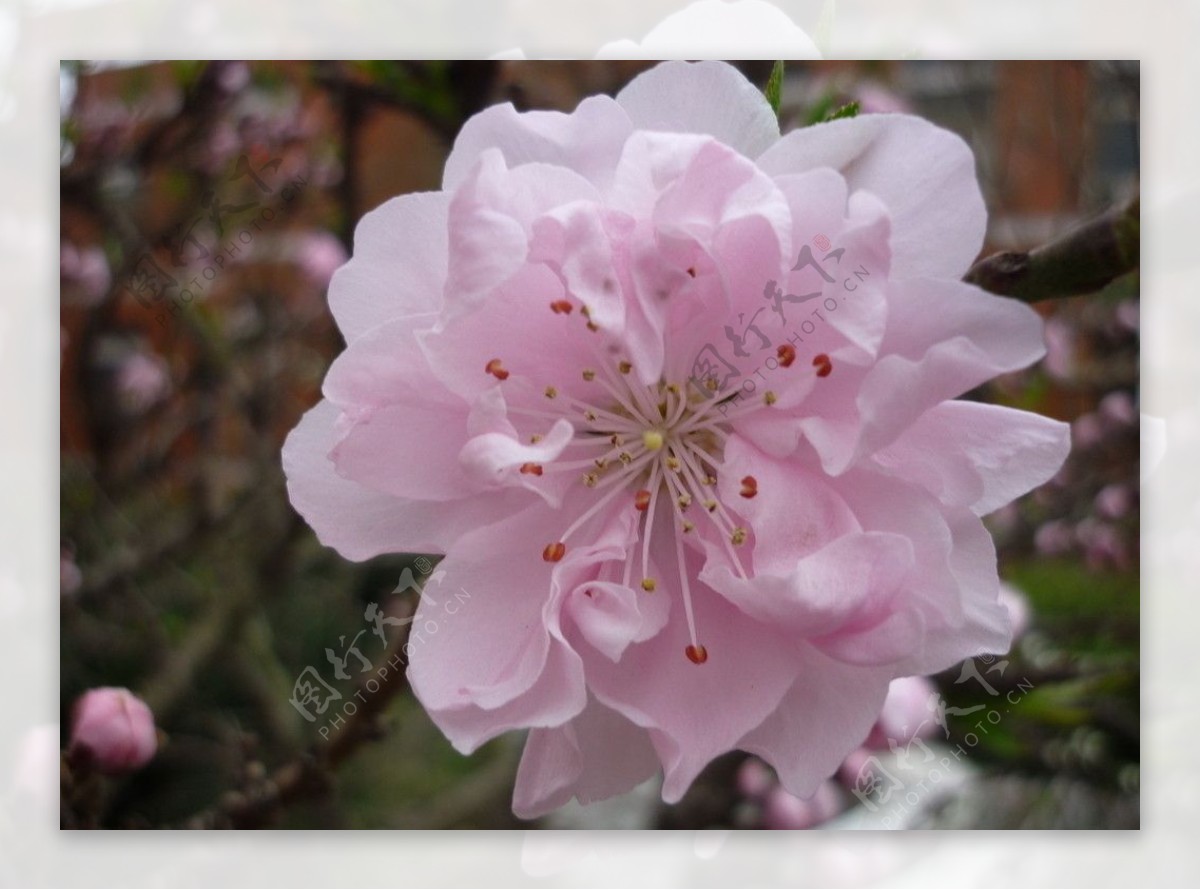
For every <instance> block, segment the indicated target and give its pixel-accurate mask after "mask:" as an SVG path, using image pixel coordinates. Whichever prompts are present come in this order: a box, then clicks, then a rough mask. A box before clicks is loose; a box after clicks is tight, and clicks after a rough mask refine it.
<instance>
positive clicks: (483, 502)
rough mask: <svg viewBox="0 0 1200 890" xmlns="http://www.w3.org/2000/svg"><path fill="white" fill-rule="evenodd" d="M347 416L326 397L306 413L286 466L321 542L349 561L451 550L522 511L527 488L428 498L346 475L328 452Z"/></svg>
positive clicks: (292, 492)
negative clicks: (468, 535)
mask: <svg viewBox="0 0 1200 890" xmlns="http://www.w3.org/2000/svg"><path fill="white" fill-rule="evenodd" d="M340 414H341V412H340V411H339V410H338V408H337V407H336V406H335V405H332V404H331V403H329V402H327V401H322V402H319V403H318V404H317V405H316V407H314V408H313V409H311V410H310V411H309V412H308V413H307V414H305V415H304V417H302V418H301V419H300V423H299V424H298V425H297V426H296V428H295V429H293V430H292V431H291V433H289V434H288V437H287V441H286V442H285V443H284V446H283V471H284V474H285V475H286V476H287V487H288V497H289V499H290V500H291V502H292V505H293V506H294V507H295V508H296V510H298V511H299V512H300V514H301V515H302V516H303V517H304V519H305V520H306V521H307V522H308V524H309V525H310V526H312V528H313V530H314V531H316V533H317V537H318V538H320V540H321V543H323V544H325V545H326V546H328V547H333V548H334V549H335V550H337V551H338V552H339V553H341V554H342V556H344V557H346V558H347V559H353V560H362V559H370V558H371V557H373V556H378V555H379V554H381V553H402V552H425V553H444V552H446V549H447V548H448V547H449V546H450V544H451V543H452V542H454V541H457V540H458V539H459V538H460V537H461V536H462V535H463V534H464V533H465V532H467V531H468V530H470V529H472V528H474V527H476V526H477V525H479V524H487V523H489V522H494V521H496V520H498V519H500V518H501V517H503V516H505V515H508V514H511V513H512V512H513V511H514V510H516V509H517V507H518V504H519V500H518V495H519V494H523V493H517V492H510V493H505V494H504V495H503V496H499V495H497V496H488V497H486V498H475V499H473V500H470V501H447V502H442V503H429V502H421V501H411V500H404V499H401V498H396V497H393V496H392V495H388V494H384V493H382V492H380V491H375V490H372V489H370V488H366V487H364V486H362V485H360V484H358V483H356V482H352V481H351V480H349V479H346V478H344V477H342V476H339V475H338V474H337V472H336V471H335V470H334V465H333V461H331V460H330V459H329V452H330V450H331V449H332V447H333V445H334V444H335V443H336V441H337V433H336V431H335V425H336V423H337V420H338V417H339V416H340Z"/></svg>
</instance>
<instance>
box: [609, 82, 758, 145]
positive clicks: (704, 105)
mask: <svg viewBox="0 0 1200 890" xmlns="http://www.w3.org/2000/svg"><path fill="white" fill-rule="evenodd" d="M701 97H702V98H701ZM617 102H618V103H619V104H620V105H621V107H622V108H624V109H625V111H626V112H627V113H628V114H629V118H630V120H631V121H633V125H634V127H635V128H637V129H642V130H657V131H661V132H667V133H701V134H704V135H707V136H713V137H715V138H717V139H719V140H720V141H721V142H724V143H725V144H726V145H728V146H729V147H730V148H735V149H737V150H738V151H740V152H741V153H742V154H744V155H746V157H749V158H755V157H758V156H759V155H760V154H761V153H762V152H763V151H764V150H766V149H767V148H768V147H769V146H771V145H772V144H774V143H775V142H776V140H778V139H779V122H778V121H777V120H776V118H775V112H774V111H772V110H771V106H770V105H768V104H767V100H766V99H765V98H764V97H763V94H762V91H761V90H759V88H758V87H756V86H755V85H754V84H752V83H750V81H748V80H746V78H745V76H744V75H742V73H741V72H739V71H738V70H737V69H736V68H733V67H731V66H730V65H725V64H722V63H720V62H663V63H662V64H661V65H656V66H655V67H653V68H651V69H650V70H649V71H645V72H643V73H642V74H639V75H638V76H637V77H635V78H634V79H633V80H632V81H630V82H629V84H628V85H626V87H625V88H624V89H623V90H621V92H620V93H618V94H617Z"/></svg>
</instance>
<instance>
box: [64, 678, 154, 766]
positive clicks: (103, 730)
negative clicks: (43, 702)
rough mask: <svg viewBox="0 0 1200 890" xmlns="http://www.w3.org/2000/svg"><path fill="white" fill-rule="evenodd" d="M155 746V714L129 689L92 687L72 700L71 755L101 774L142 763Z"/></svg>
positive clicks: (151, 753)
mask: <svg viewBox="0 0 1200 890" xmlns="http://www.w3.org/2000/svg"><path fill="white" fill-rule="evenodd" d="M157 748H158V740H157V736H156V731H155V728H154V715H153V714H152V713H150V709H149V708H148V707H147V706H146V703H145V702H143V701H142V700H141V699H140V698H138V697H137V696H135V695H134V694H133V693H132V692H130V691H129V690H128V689H118V688H115V687H103V688H100V689H92V690H89V691H88V692H85V693H84V694H83V696H82V697H81V698H80V699H79V701H78V702H76V703H75V708H74V711H73V713H72V725H71V742H70V747H69V749H68V753H69V754H70V756H71V757H72V758H75V759H77V760H79V761H80V762H82V763H85V764H89V765H94V766H95V767H96V768H97V769H98V770H100V771H101V772H104V773H122V772H129V771H131V770H135V769H140V768H141V767H143V766H145V765H146V764H147V763H148V762H149V761H150V759H151V758H153V757H154V754H155V751H156V750H157Z"/></svg>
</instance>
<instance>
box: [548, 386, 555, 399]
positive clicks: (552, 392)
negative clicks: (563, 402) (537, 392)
mask: <svg viewBox="0 0 1200 890" xmlns="http://www.w3.org/2000/svg"><path fill="white" fill-rule="evenodd" d="M546 398H548V399H557V398H558V390H557V389H555V388H554V387H553V386H547V387H546Z"/></svg>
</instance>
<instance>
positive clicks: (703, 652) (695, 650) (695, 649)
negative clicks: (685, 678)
mask: <svg viewBox="0 0 1200 890" xmlns="http://www.w3.org/2000/svg"><path fill="white" fill-rule="evenodd" d="M683 654H684V655H686V656H687V657H688V661H690V662H691V663H692V664H704V662H706V661H708V650H707V649H705V648H704V647H703V646H691V645H689V646H688V647H687V648H686V649H684V650H683Z"/></svg>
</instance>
